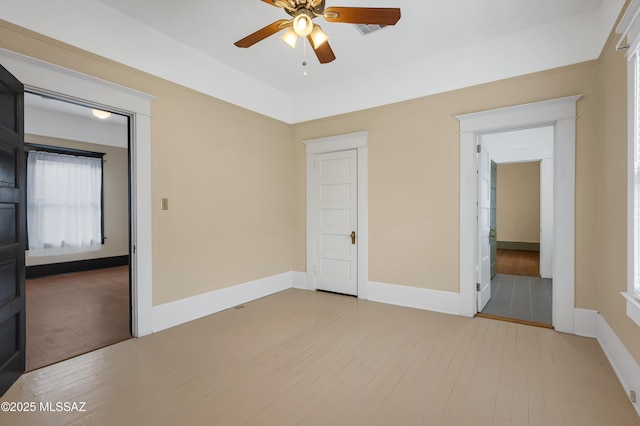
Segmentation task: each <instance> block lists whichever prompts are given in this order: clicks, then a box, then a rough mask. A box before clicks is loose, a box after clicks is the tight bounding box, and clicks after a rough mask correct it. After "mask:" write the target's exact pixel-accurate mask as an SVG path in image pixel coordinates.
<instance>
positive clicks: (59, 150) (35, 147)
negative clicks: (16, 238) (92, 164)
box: [24, 142, 107, 250]
mask: <svg viewBox="0 0 640 426" xmlns="http://www.w3.org/2000/svg"><path fill="white" fill-rule="evenodd" d="M24 147H25V156H24V159H25V160H24V161H25V165H26V164H27V157H28V155H29V151H45V152H49V153H53V154H66V155H73V156H76V157H89V158H100V159H101V160H102V167H101V168H100V234H101V238H100V240H101V244H102V245H104V243H105V240H106V239H107V237H105V235H104V161H105V160H104V156H105V155H106V153H104V152H95V151H85V150H81V149H75V148H65V147H60V146H50V145H42V144H36V143H30V142H25V144H24ZM25 171H26V167H25ZM25 190H28V189H27V182H26V180H25ZM25 226H26V230H25V250H29V232H28V229H29V226H28V223H26V224H25Z"/></svg>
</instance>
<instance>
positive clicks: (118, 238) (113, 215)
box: [25, 135, 129, 266]
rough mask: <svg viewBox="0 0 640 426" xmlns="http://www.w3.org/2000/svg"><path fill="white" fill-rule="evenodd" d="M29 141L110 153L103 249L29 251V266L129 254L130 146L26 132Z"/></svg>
mask: <svg viewBox="0 0 640 426" xmlns="http://www.w3.org/2000/svg"><path fill="white" fill-rule="evenodd" d="M25 141H26V142H31V143H37V144H42V145H50V146H59V147H64V148H74V149H82V150H86V151H94V152H103V153H105V154H106V155H105V156H104V160H105V163H103V166H102V173H103V176H104V185H103V187H104V188H103V189H104V236H105V237H106V240H105V242H104V244H103V245H102V247H101V249H100V250H99V251H90V252H85V253H79V254H73V255H63V256H36V257H34V256H29V252H28V251H27V257H26V262H27V266H32V265H44V264H48V263H57V262H68V261H72V260H84V259H96V258H101V257H111V256H123V255H128V254H129V211H128V209H129V192H128V191H129V189H128V185H129V184H128V178H129V175H128V173H129V172H128V162H129V159H128V156H129V154H128V152H127V149H126V148H116V147H113V146H106V145H96V144H92V143H86V142H76V141H69V140H64V139H57V138H50V137H44V136H37V135H25Z"/></svg>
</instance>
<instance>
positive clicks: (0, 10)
mask: <svg viewBox="0 0 640 426" xmlns="http://www.w3.org/2000/svg"><path fill="white" fill-rule="evenodd" d="M623 4H624V0H404V1H402V0H359V1H355V0H327V7H329V6H356V7H399V8H400V9H401V13H402V17H401V18H400V21H399V22H398V23H397V24H396V25H395V26H393V27H386V28H384V29H383V30H381V31H379V32H375V33H372V34H370V35H367V36H362V35H361V34H360V33H359V32H358V31H357V30H356V29H355V27H354V26H353V25H350V24H342V23H328V22H325V21H324V20H323V19H322V18H317V19H316V23H318V24H320V25H322V27H323V29H324V31H325V32H326V33H327V34H328V35H329V36H330V40H329V42H330V44H331V47H332V48H333V51H334V53H335V55H336V58H337V59H336V60H335V61H333V62H331V63H329V64H324V65H321V64H319V63H318V61H317V59H316V58H315V55H314V53H313V51H312V50H311V49H310V48H309V47H308V46H307V51H306V55H307V56H306V62H307V63H308V65H307V66H306V69H307V72H308V75H307V76H306V77H305V76H303V67H302V62H303V61H304V60H305V56H304V55H305V52H304V49H303V48H302V43H300V42H301V41H302V40H299V41H298V46H297V48H296V50H293V49H291V48H290V47H288V46H287V45H286V44H284V43H283V42H282V41H281V40H280V39H279V35H280V34H277V35H274V36H271V37H269V38H267V39H265V40H263V41H261V42H259V43H257V44H255V45H254V46H252V47H250V48H248V49H240V48H237V47H235V46H234V45H233V43H234V42H235V41H237V40H239V39H241V38H243V37H244V36H246V35H248V34H250V33H252V32H254V31H256V30H258V29H260V28H262V27H264V26H266V25H268V24H270V23H272V22H274V21H276V20H278V19H286V18H288V15H287V14H286V13H285V12H284V11H283V10H282V9H279V8H277V7H274V6H271V5H269V4H267V3H265V2H263V1H260V0H234V1H213V0H181V1H176V0H55V1H51V0H49V1H45V0H0V18H2V19H5V20H8V21H10V22H14V23H16V24H17V25H21V26H23V27H26V28H29V29H31V30H34V31H37V32H40V33H42V34H45V35H47V36H50V37H53V38H56V39H58V40H61V41H63V42H66V43H69V44H72V45H75V46H77V47H80V48H82V49H86V50H90V51H93V52H95V53H97V54H99V55H102V56H105V57H108V58H110V59H113V60H116V61H119V62H122V63H124V64H127V65H129V66H133V67H135V68H138V69H141V70H143V71H146V72H149V73H152V74H155V75H158V76H160V77H163V78H166V79H169V80H171V81H174V82H177V83H179V84H182V85H185V86H187V87H190V88H193V89H195V90H199V91H201V92H203V93H206V94H209V95H212V96H215V97H218V98H220V99H223V100H225V101H228V102H231V103H234V104H236V105H240V106H242V107H245V108H248V109H250V110H253V111H256V112H259V113H261V114H265V115H267V116H270V117H273V118H276V119H278V120H281V121H284V122H287V123H296V122H301V121H306V120H311V119H316V118H321V117H326V116H330V115H335V114H340V113H345V112H350V111H355V110H359V109H364V108H370V107H373V106H379V105H384V104H388V103H392V102H398V101H402V100H407V99H412V98H417V97H421V96H426V95H429V94H433V93H438V92H442V91H447V90H453V89H456V88H460V87H466V86H470V85H474V84H480V83H485V82H489V81H494V80H498V79H503V78H508V77H513V76H517V75H522V74H526V73H531V72H536V71H540V70H544V69H549V68H554V67H558V66H564V65H569V64H573V63H578V62H582V61H587V60H591V59H595V58H597V57H598V56H599V54H600V52H601V50H602V47H603V45H604V42H605V41H606V39H607V37H608V35H609V33H610V31H611V29H612V27H613V25H614V23H615V20H616V19H617V17H618V15H619V13H620V11H621V9H622V6H623ZM35 6H37V7H35ZM464 112H466V111H464Z"/></svg>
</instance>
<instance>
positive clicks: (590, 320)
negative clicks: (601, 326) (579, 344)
mask: <svg viewBox="0 0 640 426" xmlns="http://www.w3.org/2000/svg"><path fill="white" fill-rule="evenodd" d="M598 316H599V314H598V311H593V310H591V309H580V308H575V309H574V310H573V317H574V321H573V334H575V335H576V336H582V337H593V338H597V337H598Z"/></svg>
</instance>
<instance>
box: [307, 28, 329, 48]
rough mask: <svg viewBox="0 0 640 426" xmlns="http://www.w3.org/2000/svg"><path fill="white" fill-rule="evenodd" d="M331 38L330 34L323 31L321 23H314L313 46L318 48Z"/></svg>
mask: <svg viewBox="0 0 640 426" xmlns="http://www.w3.org/2000/svg"><path fill="white" fill-rule="evenodd" d="M328 40H329V36H328V35H326V34H325V32H324V31H322V28H320V25H314V26H313V31H311V41H312V42H313V48H314V49H317V48H318V47H320V46H322V45H323V44H325V43H326V42H327V41H328Z"/></svg>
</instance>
